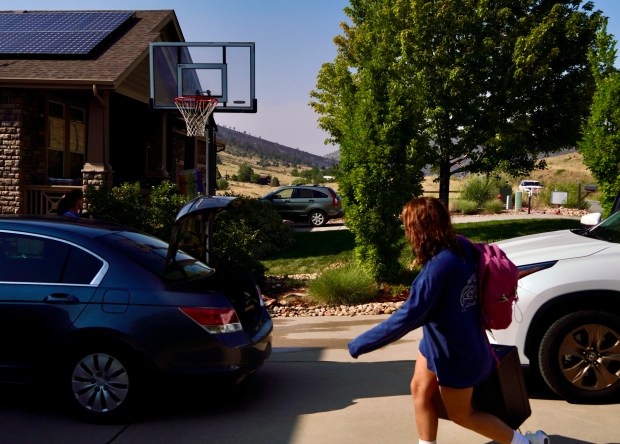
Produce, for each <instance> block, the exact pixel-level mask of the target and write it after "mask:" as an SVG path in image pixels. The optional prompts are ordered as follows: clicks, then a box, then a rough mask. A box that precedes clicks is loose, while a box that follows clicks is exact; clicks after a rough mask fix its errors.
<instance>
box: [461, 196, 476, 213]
mask: <svg viewBox="0 0 620 444" xmlns="http://www.w3.org/2000/svg"><path fill="white" fill-rule="evenodd" d="M455 206H456V211H458V212H460V213H463V214H475V213H477V212H478V208H479V205H478V202H476V201H473V200H468V199H458V200H457V201H456V202H455Z"/></svg>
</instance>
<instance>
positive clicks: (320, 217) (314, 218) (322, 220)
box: [308, 210, 327, 227]
mask: <svg viewBox="0 0 620 444" xmlns="http://www.w3.org/2000/svg"><path fill="white" fill-rule="evenodd" d="M308 221H309V222H310V223H311V224H312V225H314V226H315V227H322V226H323V225H325V224H326V223H327V216H326V215H325V213H323V212H322V211H320V210H313V211H311V212H310V214H309V215H308Z"/></svg>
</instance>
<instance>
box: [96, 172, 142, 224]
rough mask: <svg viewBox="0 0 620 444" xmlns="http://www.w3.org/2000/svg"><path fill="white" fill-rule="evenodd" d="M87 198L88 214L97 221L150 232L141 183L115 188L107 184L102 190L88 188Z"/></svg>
mask: <svg viewBox="0 0 620 444" xmlns="http://www.w3.org/2000/svg"><path fill="white" fill-rule="evenodd" d="M85 197H86V202H87V204H88V213H89V214H90V215H92V216H93V217H94V218H95V219H103V220H107V221H110V222H116V223H120V224H123V225H129V226H131V227H134V228H136V229H138V230H142V231H146V232H150V230H149V224H148V220H149V217H148V210H147V207H146V205H145V203H144V198H143V196H142V190H141V188H140V183H138V182H136V183H123V184H122V185H120V186H118V187H114V188H111V187H110V186H109V185H107V184H104V185H103V186H101V187H100V188H94V187H92V186H88V187H87V189H86V196H85Z"/></svg>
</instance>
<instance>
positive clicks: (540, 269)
mask: <svg viewBox="0 0 620 444" xmlns="http://www.w3.org/2000/svg"><path fill="white" fill-rule="evenodd" d="M497 244H498V245H499V246H500V247H501V248H502V249H503V250H504V251H505V252H506V253H507V254H508V256H509V257H510V259H512V261H513V262H515V264H516V265H517V266H518V267H519V269H520V271H521V273H522V276H523V277H522V278H521V279H520V281H519V289H518V295H519V301H518V302H517V305H516V307H515V320H514V321H513V323H512V325H511V326H510V327H509V328H508V329H506V330H497V331H493V332H492V336H493V340H495V341H497V342H498V343H501V344H512V345H516V346H517V347H518V348H519V353H520V357H521V362H522V363H524V364H529V365H530V368H531V369H533V370H534V372H533V374H534V375H536V374H538V373H540V375H541V376H542V378H543V379H544V381H545V382H546V383H547V385H548V386H549V387H550V388H551V389H552V390H554V391H555V392H556V393H557V394H559V395H560V396H562V397H563V398H565V399H567V400H569V401H578V402H595V401H596V402H598V401H602V400H607V399H610V398H612V397H614V396H615V397H616V398H615V399H618V398H617V396H618V395H620V272H619V271H618V264H620V212H616V213H614V214H612V215H611V216H610V217H609V218H607V219H605V220H604V221H603V222H601V223H600V224H599V225H597V226H595V227H592V228H590V229H587V230H586V229H573V230H562V231H555V232H551V233H542V234H535V235H530V236H523V237H518V238H514V239H509V240H505V241H501V242H498V243H497Z"/></svg>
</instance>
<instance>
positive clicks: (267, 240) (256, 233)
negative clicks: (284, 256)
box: [213, 197, 294, 282]
mask: <svg viewBox="0 0 620 444" xmlns="http://www.w3.org/2000/svg"><path fill="white" fill-rule="evenodd" d="M293 242H294V237H293V230H292V229H291V228H290V227H289V226H288V225H286V224H284V222H283V221H282V218H281V217H280V215H279V214H278V213H277V212H276V211H275V210H274V209H273V208H272V207H271V206H270V205H266V204H265V203H263V202H261V201H259V200H258V199H251V198H247V197H238V198H237V199H236V200H234V201H233V202H232V203H231V204H230V205H229V206H228V207H226V209H225V210H224V211H220V212H219V213H218V214H217V216H216V218H215V224H214V228H213V255H214V256H215V259H216V261H217V262H216V265H222V266H226V267H232V268H241V269H244V270H245V271H247V272H249V273H250V274H251V275H252V276H253V277H254V278H255V279H256V280H257V281H259V282H260V281H262V279H263V278H264V274H265V267H264V266H263V265H262V264H261V263H260V260H261V259H264V258H266V257H268V256H271V255H275V254H276V253H279V252H280V251H283V250H284V249H286V248H288V247H290V246H291V245H292V244H293Z"/></svg>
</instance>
